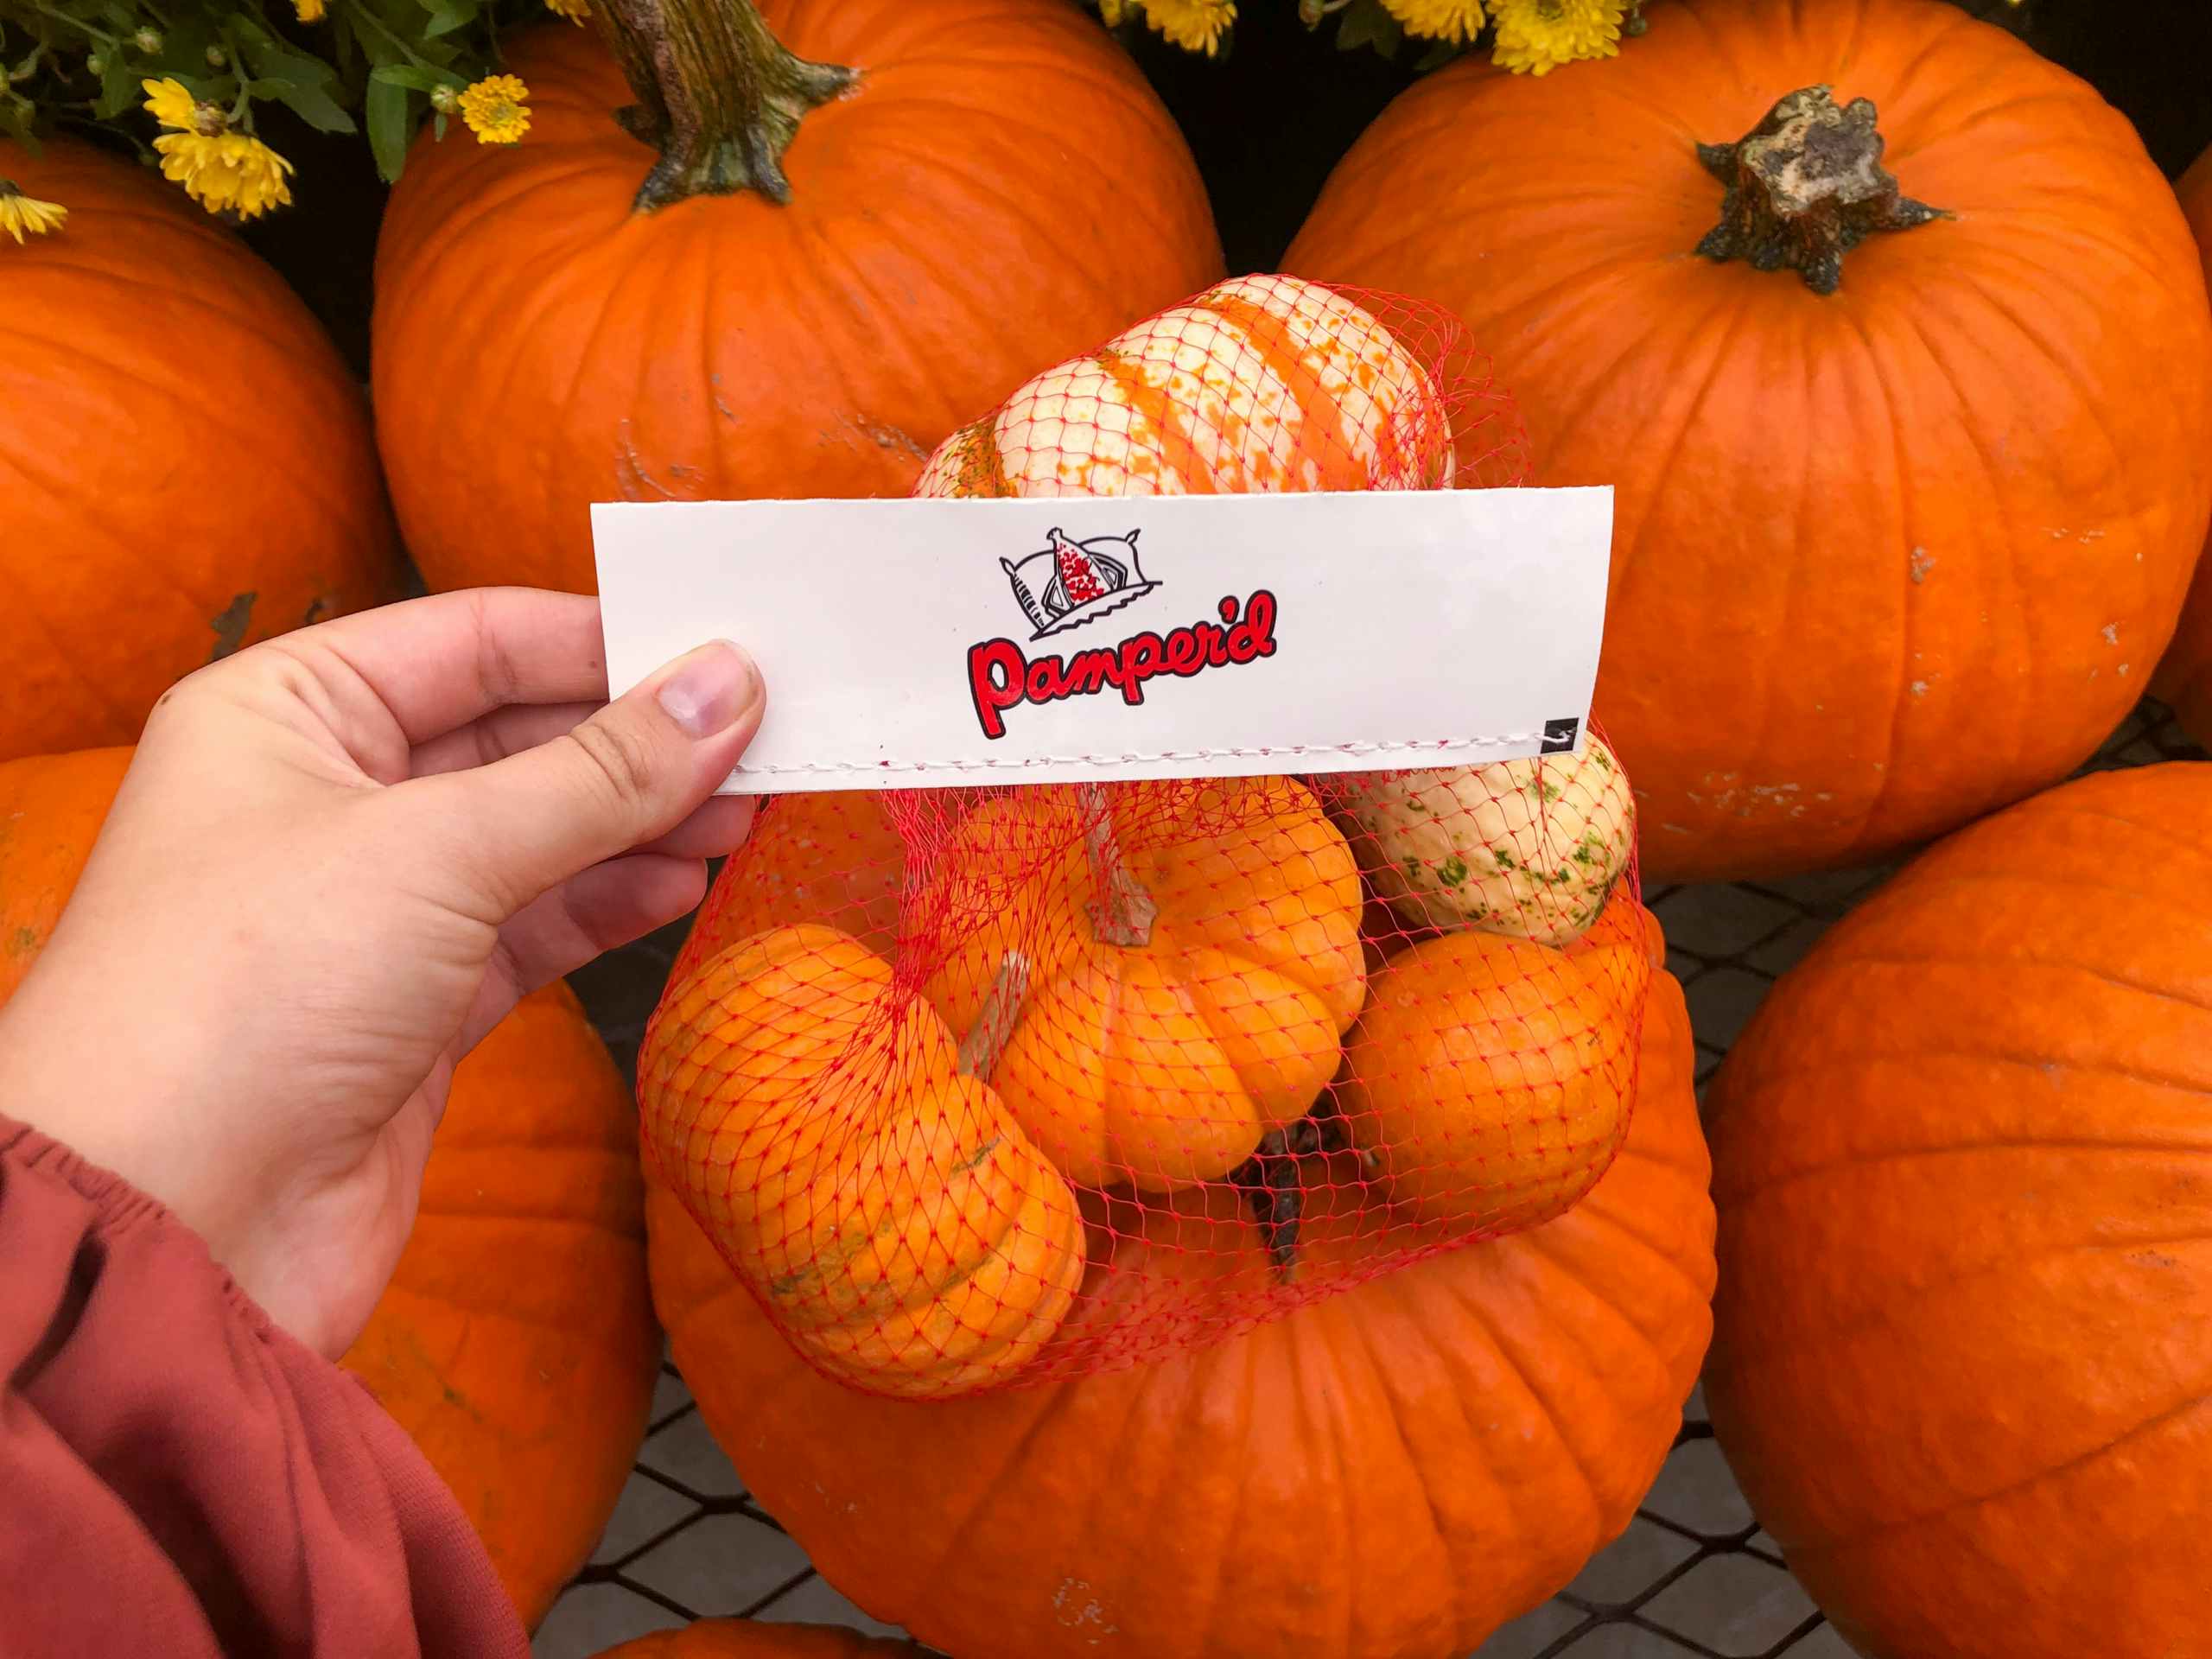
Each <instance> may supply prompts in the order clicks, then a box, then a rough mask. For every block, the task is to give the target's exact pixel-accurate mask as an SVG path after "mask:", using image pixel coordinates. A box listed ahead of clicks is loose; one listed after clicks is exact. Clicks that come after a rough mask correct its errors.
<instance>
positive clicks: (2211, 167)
mask: <svg viewBox="0 0 2212 1659" xmlns="http://www.w3.org/2000/svg"><path fill="white" fill-rule="evenodd" d="M2177 188H2178V190H2179V191H2180V194H2181V206H2182V211H2183V213H2186V214H2187V215H2188V216H2189V227H2190V230H2192V231H2194V232H2196V246H2197V250H2198V251H2199V252H2200V253H2202V256H2203V258H2204V271H2205V277H2206V279H2207V280H2208V281H2212V149H2208V150H2206V151H2205V152H2204V154H2203V155H2202V156H2198V157H2197V158H2196V166H2194V167H2192V168H2190V169H2189V171H2188V172H2186V173H2184V174H2183V175H2182V177H2181V183H2180V184H2179V186H2178V187H2177ZM2151 690H2152V695H2153V696H2160V697H2164V699H2165V700H2166V701H2167V702H2171V704H2173V706H2174V710H2175V712H2176V713H2177V714H2178V715H2180V716H2181V722H2182V724H2183V726H2185V727H2186V728H2189V731H2190V734H2192V735H2194V736H2195V737H2196V740H2197V741H2199V742H2200V743H2212V557H2206V558H2204V559H2202V560H2200V561H2199V562H2198V564H2197V567H2196V584H2195V585H2194V586H2193V587H2191V588H2190V591H2189V603H2188V605H2187V606H2186V607H2184V608H2183V611H2182V613H2181V626H2180V627H2179V628H2178V629H2177V630H2176V631H2175V632H2174V643H2173V645H2172V647H2171V649H2170V650H2168V651H2167V652H2166V659H2165V661H2164V662H2163V663H2161V664H2158V677H2157V678H2156V679H2155V680H2153V681H2152V683H2151Z"/></svg>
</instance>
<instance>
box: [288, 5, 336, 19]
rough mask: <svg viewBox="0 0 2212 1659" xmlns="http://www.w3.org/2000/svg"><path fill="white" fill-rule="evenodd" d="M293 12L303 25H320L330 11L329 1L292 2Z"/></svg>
mask: <svg viewBox="0 0 2212 1659" xmlns="http://www.w3.org/2000/svg"><path fill="white" fill-rule="evenodd" d="M292 10H294V11H296V12H297V13H298V14H299V18H300V21H301V22H303V23H319V22H321V21H322V20H323V18H324V16H326V15H327V14H328V12H329V10H330V7H329V4H328V3H327V0H292Z"/></svg>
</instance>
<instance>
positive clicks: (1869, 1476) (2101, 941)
mask: <svg viewBox="0 0 2212 1659" xmlns="http://www.w3.org/2000/svg"><path fill="white" fill-rule="evenodd" d="M2208 939H2212V766H2207V765H2203V764H2201V763H2200V764H2194V765H2192V764H2175V765H2169V766H2154V767H2148V768H2145V769H2142V770H2139V771H2133V772H2116V773H2109V774H2104V775H2100V776H2095V777H2092V778H2089V779H2084V780H2082V781H2081V782H2078V783H2074V784H2069V785H2066V786H2065V787H2064V788H2062V789H2058V790H2055V791H2051V792H2050V794H2047V795H2044V796H2040V797H2038V798H2036V799H2034V800H2032V801H2031V802H2028V803H2027V804H2024V805H2021V806H2018V807H2015V808H2013V809H2012V810H2010V811H2008V812H2005V813H2004V814H2002V815H2000V816H1999V817H1995V818H1992V819H1990V820H1988V821H1986V822H1985V823H1980V824H1977V825H1976V826H1974V828H1973V829H1968V830H1965V831H1963V832H1961V834H1960V835H1958V836H1955V837H1954V838H1953V839H1952V840H1950V841H1948V842H1944V843H1942V845H1941V846H1940V847H1938V848H1937V849H1936V850H1935V851H1933V852H1931V853H1929V854H1928V855H1926V856H1925V857H1923V858H1922V859H1921V860H1920V861H1918V862H1916V863H1915V864H1914V865H1912V866H1911V867H1910V868H1908V869H1907V870H1906V871H1905V873H1904V874H1902V875H1900V876H1898V877H1897V879H1896V880H1894V881H1892V882H1891V884H1890V885H1889V886H1888V887H1885V889H1883V890H1882V891H1881V892H1880V893H1878V894H1877V895H1876V897H1875V898H1874V899H1872V901H1870V902H1869V903H1868V904H1866V906H1863V907H1861V908H1860V909H1859V911H1857V912H1855V913H1853V915H1852V916H1851V917H1850V918H1847V920H1846V921H1845V922H1844V923H1843V924H1842V925H1840V926H1839V927H1837V928H1836V929H1835V930H1834V931H1833V932H1832V933H1830V934H1829V935H1828V937H1827V938H1826V939H1824V940H1823V941H1822V942H1821V944H1820V945H1819V946H1818V947H1817V948H1816V949H1815V950H1814V951H1813V953H1812V954H1811V955H1810V956H1808V957H1807V958H1806V959H1805V961H1804V962H1803V963H1802V964H1800V965H1799V967H1798V968H1797V969H1795V970H1794V971H1793V972H1791V973H1790V974H1789V975H1788V976H1785V977H1784V978H1783V981H1782V982H1781V984H1780V985H1779V986H1778V987H1777V988H1776V989H1775V991H1774V993H1773V994H1772V995H1771V996H1770V998H1769V999H1768V1001H1767V1002H1766V1005H1765V1007H1764V1008H1762V1009H1761V1011H1760V1012H1759V1014H1758V1015H1757V1017H1756V1018H1755V1019H1754V1020H1752V1022H1751V1027H1750V1028H1749V1029H1748V1030H1747V1031H1746V1032H1745V1033H1744V1035H1743V1037H1742V1038H1741V1039H1739V1040H1738V1043H1737V1045H1736V1046H1735V1049H1734V1052H1732V1054H1731V1055H1730V1056H1729V1058H1728V1061H1727V1063H1726V1065H1725V1066H1724V1067H1723V1068H1722V1070H1721V1071H1720V1073H1719V1079H1718V1081H1717V1083H1716V1084H1715V1085H1714V1089H1713V1096H1712V1100H1711V1109H1712V1118H1713V1135H1714V1142H1713V1156H1714V1165H1715V1172H1716V1173H1715V1179H1714V1191H1715V1196H1716V1198H1717V1200H1718V1202H1719V1208H1720V1217H1721V1226H1720V1263H1721V1281H1720V1294H1719V1302H1718V1307H1717V1313H1718V1321H1719V1328H1718V1335H1717V1338H1716V1341H1715V1343H1714V1346H1713V1363H1712V1366H1711V1369H1710V1370H1709V1372H1708V1375H1707V1398H1708V1400H1709V1402H1710V1403H1711V1406H1712V1410H1713V1427H1714V1429H1715V1430H1716V1432H1717V1433H1719V1437H1720V1442H1721V1445H1722V1446H1723V1447H1724V1449H1725V1450H1726V1452H1727V1454H1728V1458H1729V1461H1730V1462H1731V1464H1732V1465H1733V1466H1734V1468H1735V1471H1736V1473H1737V1475H1738V1477H1739V1478H1741V1480H1742V1483H1743V1487H1744V1491H1745V1495H1746V1496H1747V1497H1749V1498H1750V1499H1751V1504H1752V1506H1753V1508H1755V1509H1756V1510H1758V1517H1759V1520H1760V1522H1761V1523H1762V1524H1763V1525H1764V1527H1765V1528H1766V1529H1767V1531H1768V1532H1769V1533H1770V1534H1771V1535H1773V1536H1774V1538H1775V1539H1776V1541H1777V1542H1778V1543H1779V1544H1780V1545H1781V1546H1782V1548H1783V1553H1784V1554H1786V1555H1787V1556H1788V1557H1789V1564H1790V1565H1791V1567H1794V1568H1795V1569H1796V1573H1797V1575H1798V1577H1799V1578H1800V1579H1802V1580H1803V1582H1804V1584H1805V1586H1806V1588H1807V1589H1808V1591H1810V1592H1812V1594H1813V1595H1814V1597H1815V1599H1818V1600H1819V1602H1820V1603H1821V1606H1822V1607H1823V1608H1824V1609H1825V1610H1826V1611H1827V1614H1828V1616H1829V1618H1832V1619H1833V1620H1834V1622H1835V1624H1836V1625H1837V1626H1838V1628H1839V1629H1840V1630H1842V1631H1843V1633H1844V1634H1845V1636H1846V1637H1848V1638H1849V1640H1850V1641H1851V1642H1852V1643H1853V1644H1854V1645H1856V1646H1857V1648H1858V1649H1859V1651H1860V1652H1862V1653H1865V1654H1867V1655H1869V1656H1873V1659H1931V1656H1935V1655H1942V1656H1943V1659H2075V1656H2080V1655H2086V1654H2112V1655H2115V1656H2117V1655H2120V1654H2123V1653H2124V1654H2126V1655H2129V1656H2135V1655H2142V1656H2150V1655H2153V1654H2155V1655H2158V1656H2159V1659H2207V1656H2212V1624H2208V1622H2207V1614H2208V1612H2209V1611H2212V1529H2208V1528H2207V1527H2206V1525H2205V1517H2206V1516H2208V1515H2212V950H2208V949H2207V944H2206V942H2207V940H2208Z"/></svg>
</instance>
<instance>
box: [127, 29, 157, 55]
mask: <svg viewBox="0 0 2212 1659" xmlns="http://www.w3.org/2000/svg"><path fill="white" fill-rule="evenodd" d="M130 44H131V45H133V46H135V47H137V48H138V49H139V50H140V51H141V52H158V51H160V50H161V49H162V31H161V30H160V29H140V30H139V31H138V32H137V34H136V35H132V36H131V37H130Z"/></svg>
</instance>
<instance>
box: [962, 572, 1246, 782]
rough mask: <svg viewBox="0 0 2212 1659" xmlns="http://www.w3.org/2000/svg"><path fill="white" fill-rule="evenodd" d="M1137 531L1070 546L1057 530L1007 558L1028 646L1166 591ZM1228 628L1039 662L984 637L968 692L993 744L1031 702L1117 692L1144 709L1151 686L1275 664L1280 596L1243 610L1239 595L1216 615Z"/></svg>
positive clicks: (1188, 629) (1196, 626) (1139, 638)
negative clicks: (1146, 563)
mask: <svg viewBox="0 0 2212 1659" xmlns="http://www.w3.org/2000/svg"><path fill="white" fill-rule="evenodd" d="M1137 535H1138V532H1137V531H1134V530H1133V531H1129V533H1128V535H1126V536H1100V537H1093V538H1092V539H1090V540H1089V541H1083V542H1078V541H1075V540H1072V539H1071V538H1070V537H1068V535H1067V534H1066V533H1065V531H1060V530H1058V529H1054V530H1052V531H1050V532H1049V533H1048V535H1047V536H1046V542H1047V543H1048V544H1047V545H1046V546H1045V547H1043V548H1041V549H1039V550H1038V551H1036V552H1034V553H1032V554H1030V555H1029V556H1027V557H1026V558H1024V559H1021V560H1020V561H1019V562H1017V561H1014V560H1012V559H1001V560H1000V561H999V568H1000V569H1001V570H1003V571H1004V572H1005V573H1006V578H1007V582H1008V583H1009V584H1010V585H1011V586H1012V587H1013V589H1014V603H1015V604H1017V605H1019V606H1020V607H1021V613H1022V615H1023V616H1025V617H1027V619H1028V620H1029V626H1030V628H1031V632H1030V635H1029V642H1030V643H1031V644H1032V645H1034V644H1035V643H1036V642H1037V641H1038V640H1040V639H1048V638H1050V637H1051V636H1052V635H1054V634H1058V633H1064V632H1068V631H1069V630H1071V629H1074V628H1080V627H1083V626H1085V625H1086V624H1088V623H1091V622H1096V620H1098V619H1099V618H1101V617H1103V616H1109V615H1111V614H1112V613H1115V612H1116V611H1119V610H1121V609H1122V608H1123V607H1126V606H1129V605H1133V604H1135V602H1136V601H1139V600H1141V599H1142V598H1144V597H1145V595H1147V594H1150V593H1153V592H1154V591H1155V590H1157V589H1158V588H1159V587H1160V583H1159V582H1154V581H1153V580H1152V579H1151V578H1150V577H1148V576H1147V575H1145V573H1144V567H1143V565H1142V564H1141V563H1140V562H1139V560H1138V556H1137ZM1215 610H1216V613H1217V614H1218V615H1219V617H1220V618H1221V620H1220V621H1219V622H1217V623H1216V622H1193V623H1191V624H1190V625H1188V626H1185V627H1179V628H1173V629H1170V630H1169V631H1168V632H1166V633H1165V634H1161V633H1157V632H1152V631H1151V630H1148V629H1147V630H1144V631H1141V632H1136V633H1132V634H1130V635H1129V636H1128V638H1126V639H1122V641H1120V642H1119V643H1118V644H1116V645H1100V646H1096V647H1094V648H1092V649H1090V650H1088V651H1077V652H1073V653H1071V654H1070V655H1067V656H1061V655H1059V654H1058V653H1053V652H1041V653H1039V655H1037V656H1034V657H1032V656H1030V655H1029V654H1028V653H1027V652H1025V651H1024V650H1023V649H1022V648H1021V646H1020V645H1017V644H1016V643H1015V642H1014V641H1013V640H1012V639H987V640H985V641H984V642H983V643H982V644H981V645H971V646H969V649H968V690H969V696H971V697H972V698H973V699H974V702H975V707H976V721H977V722H978V723H979V724H980V725H981V726H982V728H983V735H984V736H985V737H986V738H1001V737H1004V736H1005V735H1006V715H1007V710H1009V709H1014V708H1017V707H1019V706H1020V704H1022V703H1025V702H1061V701H1063V700H1065V699H1066V698H1068V697H1077V696H1095V695H1096V693H1098V692H1100V691H1103V690H1107V689H1108V688H1109V687H1111V688H1112V689H1113V690H1116V691H1119V692H1120V693H1121V694H1122V702H1125V703H1129V704H1136V703H1141V702H1143V701H1144V686H1145V682H1146V681H1147V680H1149V679H1152V678H1154V677H1156V676H1159V675H1162V674H1166V675H1171V676H1173V677H1176V678H1179V679H1187V678H1189V677H1191V676H1192V675H1193V674H1197V673H1199V672H1201V671H1204V670H1206V669H1209V668H1228V667H1232V666H1235V665H1236V664H1242V663H1250V662H1256V661H1258V660H1259V659H1260V658H1263V657H1272V656H1273V655H1274V649H1275V637H1274V627H1275V596H1274V594H1271V593H1269V592H1268V591H1267V589H1265V588H1261V589H1259V590H1257V591H1256V592H1255V593H1254V594H1252V596H1251V597H1250V598H1249V599H1247V600H1245V601H1242V602H1241V603H1240V602H1239V601H1237V599H1236V597H1235V596H1234V595H1233V594H1232V595H1228V596H1224V598H1223V600H1222V601H1221V602H1220V604H1219V605H1217V607H1215Z"/></svg>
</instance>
